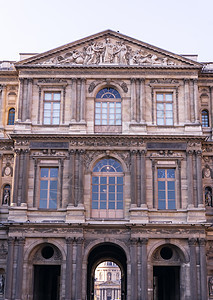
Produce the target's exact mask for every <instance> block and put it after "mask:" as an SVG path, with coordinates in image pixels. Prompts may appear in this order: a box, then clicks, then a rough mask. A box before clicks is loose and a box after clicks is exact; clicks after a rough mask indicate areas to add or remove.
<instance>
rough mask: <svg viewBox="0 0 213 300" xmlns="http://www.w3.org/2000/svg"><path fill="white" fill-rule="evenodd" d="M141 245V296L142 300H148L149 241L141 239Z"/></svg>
mask: <svg viewBox="0 0 213 300" xmlns="http://www.w3.org/2000/svg"><path fill="white" fill-rule="evenodd" d="M140 243H141V250H142V251H141V296H140V300H148V270H147V244H148V239H147V238H142V239H140Z"/></svg>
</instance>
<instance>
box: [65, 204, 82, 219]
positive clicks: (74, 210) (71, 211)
mask: <svg viewBox="0 0 213 300" xmlns="http://www.w3.org/2000/svg"><path fill="white" fill-rule="evenodd" d="M65 222H66V223H85V208H84V206H83V204H81V205H78V206H73V205H68V206H67V213H66V221H65Z"/></svg>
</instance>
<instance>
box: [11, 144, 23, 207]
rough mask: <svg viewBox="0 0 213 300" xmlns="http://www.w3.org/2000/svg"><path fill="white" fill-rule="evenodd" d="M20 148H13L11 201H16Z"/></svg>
mask: <svg viewBox="0 0 213 300" xmlns="http://www.w3.org/2000/svg"><path fill="white" fill-rule="evenodd" d="M20 154H21V149H15V158H14V161H15V164H14V178H13V198H12V199H13V203H15V204H17V203H18V187H19V169H20V168H19V165H20Z"/></svg>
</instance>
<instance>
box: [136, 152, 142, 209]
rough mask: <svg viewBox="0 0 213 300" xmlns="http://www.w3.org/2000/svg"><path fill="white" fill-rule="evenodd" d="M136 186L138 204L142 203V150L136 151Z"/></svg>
mask: <svg viewBox="0 0 213 300" xmlns="http://www.w3.org/2000/svg"><path fill="white" fill-rule="evenodd" d="M136 164H137V166H136V180H137V182H136V187H137V206H138V207H139V206H140V205H141V154H140V151H137V153H136Z"/></svg>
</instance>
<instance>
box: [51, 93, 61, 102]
mask: <svg viewBox="0 0 213 300" xmlns="http://www.w3.org/2000/svg"><path fill="white" fill-rule="evenodd" d="M53 99H54V100H60V99H61V94H60V93H54V94H53Z"/></svg>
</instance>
